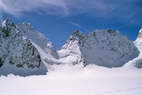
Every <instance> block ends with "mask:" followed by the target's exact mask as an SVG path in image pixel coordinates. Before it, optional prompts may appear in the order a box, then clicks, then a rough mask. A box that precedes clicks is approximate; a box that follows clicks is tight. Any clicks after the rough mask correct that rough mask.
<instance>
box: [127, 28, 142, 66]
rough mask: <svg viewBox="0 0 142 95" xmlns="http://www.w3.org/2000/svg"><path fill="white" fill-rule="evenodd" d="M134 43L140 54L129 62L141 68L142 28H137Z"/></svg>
mask: <svg viewBox="0 0 142 95" xmlns="http://www.w3.org/2000/svg"><path fill="white" fill-rule="evenodd" d="M134 43H135V46H136V47H137V48H138V49H139V51H140V54H139V56H138V57H137V58H136V59H134V60H132V61H131V63H133V64H132V65H134V66H135V67H137V68H142V29H140V30H139V33H138V37H137V39H136V41H134ZM128 65H129V64H128Z"/></svg>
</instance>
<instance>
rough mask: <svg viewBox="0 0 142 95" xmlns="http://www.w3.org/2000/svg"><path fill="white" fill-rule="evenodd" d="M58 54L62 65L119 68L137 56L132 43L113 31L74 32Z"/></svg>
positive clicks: (137, 52)
mask: <svg viewBox="0 0 142 95" xmlns="http://www.w3.org/2000/svg"><path fill="white" fill-rule="evenodd" d="M58 53H59V57H60V60H62V62H63V63H72V64H78V63H80V62H82V63H83V64H84V65H88V64H96V65H99V66H105V67H120V66H122V65H124V64H125V63H127V62H128V61H130V60H132V59H134V58H136V57H137V56H138V55H139V51H138V49H137V48H136V47H135V45H134V43H133V42H132V41H129V40H128V39H127V38H126V37H124V36H122V35H120V34H119V33H118V32H117V31H114V30H96V31H95V32H94V33H92V34H89V35H84V34H82V33H80V32H79V31H76V32H74V33H73V35H72V36H71V37H70V39H69V40H68V42H67V43H66V44H65V45H64V46H63V48H62V49H61V50H60V51H58ZM116 60H117V61H116Z"/></svg>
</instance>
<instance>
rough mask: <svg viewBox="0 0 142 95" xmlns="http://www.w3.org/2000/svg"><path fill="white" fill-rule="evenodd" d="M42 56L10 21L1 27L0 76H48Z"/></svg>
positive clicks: (6, 21) (4, 22)
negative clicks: (10, 74) (11, 74)
mask: <svg viewBox="0 0 142 95" xmlns="http://www.w3.org/2000/svg"><path fill="white" fill-rule="evenodd" d="M46 72H47V69H46V67H45V66H44V64H43V62H42V60H41V56H40V54H39V52H38V50H37V49H36V48H35V46H34V45H33V44H32V42H31V41H30V40H29V39H27V38H26V37H25V36H24V35H23V32H21V31H20V30H19V29H18V28H17V25H15V24H14V23H12V22H11V21H10V20H9V19H6V20H4V21H3V22H2V23H1V26H0V75H7V74H9V73H13V74H17V75H23V76H24V75H34V74H46Z"/></svg>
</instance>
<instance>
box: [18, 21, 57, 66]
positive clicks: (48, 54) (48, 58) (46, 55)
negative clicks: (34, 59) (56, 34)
mask: <svg viewBox="0 0 142 95" xmlns="http://www.w3.org/2000/svg"><path fill="white" fill-rule="evenodd" d="M17 28H18V30H19V31H21V32H22V33H23V35H24V37H25V38H27V39H30V40H31V41H32V43H33V44H34V46H35V47H36V48H37V49H38V51H40V52H39V53H40V55H41V57H42V59H43V61H45V62H46V63H48V64H54V63H57V62H54V61H56V60H57V59H58V54H57V52H56V49H55V47H54V45H53V43H52V42H50V41H49V40H48V39H47V37H45V36H44V35H43V34H42V33H40V32H38V31H36V30H35V29H34V28H33V27H32V25H31V24H30V23H22V24H18V25H17Z"/></svg>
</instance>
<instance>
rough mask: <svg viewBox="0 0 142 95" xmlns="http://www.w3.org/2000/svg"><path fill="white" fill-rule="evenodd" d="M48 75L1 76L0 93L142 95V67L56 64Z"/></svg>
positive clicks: (7, 94) (2, 94)
mask: <svg viewBox="0 0 142 95" xmlns="http://www.w3.org/2000/svg"><path fill="white" fill-rule="evenodd" d="M55 68H56V69H55ZM50 69H52V70H50V71H49V72H48V73H47V75H43V76H28V77H20V76H15V75H9V76H7V77H5V76H1V77H0V95H141V93H142V81H141V80H142V75H141V73H142V70H139V69H136V68H133V69H132V68H126V67H121V68H114V69H107V68H103V67H97V66H93V65H90V66H87V67H86V68H82V67H81V66H80V65H76V66H71V65H58V66H56V65H55V66H52V67H51V68H50Z"/></svg>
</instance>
